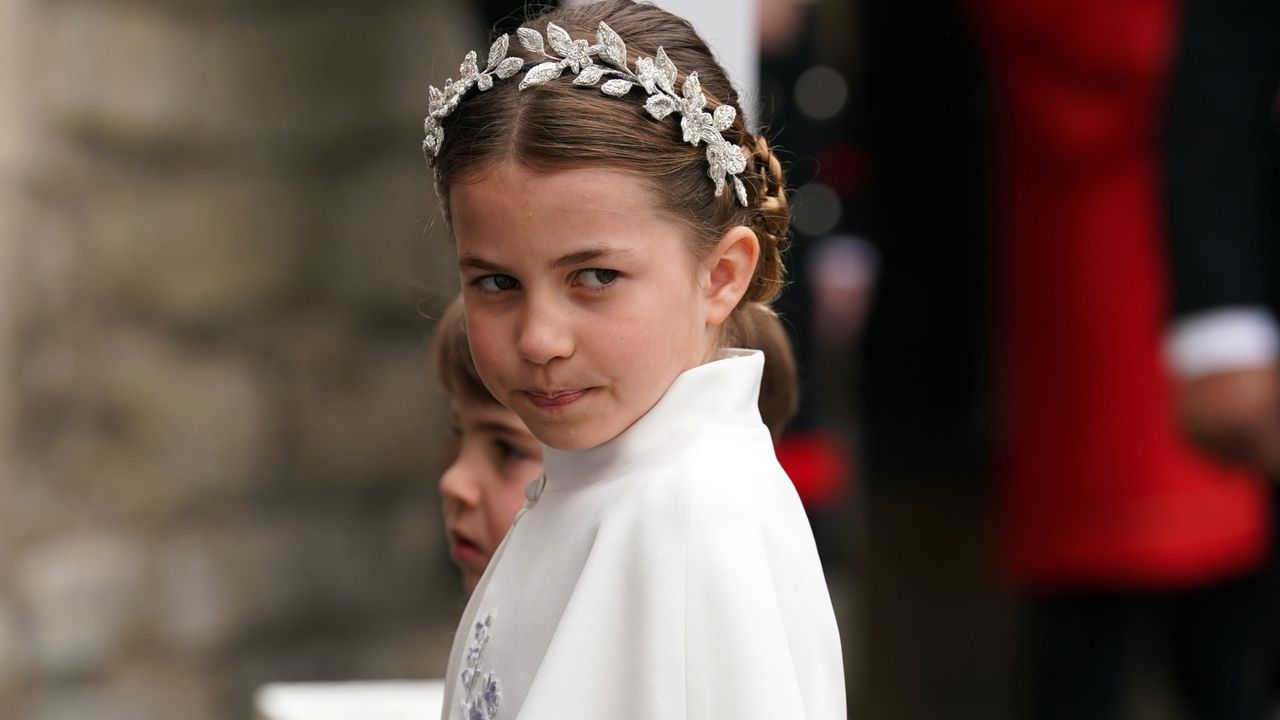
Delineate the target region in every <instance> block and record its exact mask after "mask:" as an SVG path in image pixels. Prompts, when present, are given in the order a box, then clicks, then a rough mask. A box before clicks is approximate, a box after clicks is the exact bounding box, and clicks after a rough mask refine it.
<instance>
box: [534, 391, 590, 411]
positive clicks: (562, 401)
mask: <svg viewBox="0 0 1280 720" xmlns="http://www.w3.org/2000/svg"><path fill="white" fill-rule="evenodd" d="M524 394H525V395H526V396H527V397H528V398H529V401H530V402H532V403H533V404H534V405H537V406H538V407H540V408H559V407H565V406H566V405H572V404H573V403H575V402H577V400H578V398H581V397H582V396H583V395H586V394H587V391H586V390H563V391H560V392H554V393H541V392H534V391H531V390H526V391H525V393H524Z"/></svg>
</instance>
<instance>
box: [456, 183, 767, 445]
mask: <svg viewBox="0 0 1280 720" xmlns="http://www.w3.org/2000/svg"><path fill="white" fill-rule="evenodd" d="M451 190H452V197H451V203H452V205H451V211H452V216H453V226H454V236H455V238H456V241H457V249H458V262H459V268H460V272H461V275H462V288H463V289H462V297H463V302H464V305H465V309H466V321H467V336H468V339H469V341H470V343H471V352H472V357H473V358H474V359H475V365H476V370H477V372H478V373H479V375H480V377H481V378H482V379H483V380H484V383H485V385H486V386H487V387H488V388H489V391H490V392H492V393H493V396H494V397H495V398H497V399H498V400H499V401H501V402H502V403H503V404H504V405H506V406H507V407H509V408H511V409H512V410H514V411H515V412H516V414H517V415H519V416H520V418H521V419H522V420H524V422H525V425H527V426H528V428H529V429H530V430H531V431H532V432H533V434H534V435H535V436H537V437H538V438H539V439H540V440H541V441H542V442H544V443H546V444H547V445H550V446H551V447H554V448H557V449H561V450H583V449H587V448H592V447H595V446H597V445H600V444H601V443H604V442H607V441H609V440H611V439H613V438H614V437H617V436H618V434H620V433H621V432H622V431H624V430H626V429H627V428H628V427H630V426H631V424H632V423H634V422H635V421H636V420H638V419H639V418H640V417H641V416H642V415H644V414H645V413H646V412H648V411H649V409H650V408H651V407H653V405H654V404H655V403H657V401H658V400H659V399H660V398H661V397H662V395H663V393H665V392H666V390H667V388H668V387H670V385H671V382H672V381H673V380H674V379H675V377H676V376H677V375H679V374H680V373H681V372H683V371H685V370H687V369H689V368H691V367H695V366H697V365H700V364H702V363H703V362H706V361H707V360H710V359H711V358H712V357H713V356H714V354H715V349H716V347H715V345H716V338H715V328H714V325H715V324H717V323H718V322H719V320H718V319H716V318H713V317H711V316H713V315H715V312H716V311H715V310H714V309H713V308H710V307H709V302H708V296H707V293H706V292H705V288H706V284H705V283H704V282H703V281H704V280H708V279H709V278H708V276H706V275H705V273H703V272H702V269H701V267H700V265H699V263H698V262H696V261H695V260H694V257H693V254H692V253H691V252H690V247H689V237H688V233H689V231H688V229H687V228H685V227H684V226H683V225H681V224H679V223H677V222H676V221H674V220H672V219H670V218H669V217H667V216H666V215H664V214H662V213H659V212H657V211H656V210H655V209H654V208H653V207H652V205H651V202H650V200H649V198H650V196H651V195H652V191H651V190H650V189H649V188H648V187H647V186H646V185H645V184H644V183H643V182H642V181H641V180H640V179H638V178H636V177H634V176H632V175H630V174H627V173H622V172H617V171H613V170H606V169H598V168H584V169H572V170H562V171H557V172H551V173H534V172H531V171H529V170H526V169H524V168H523V167H520V166H519V165H518V164H515V163H504V164H502V165H500V166H499V167H498V168H496V169H495V170H493V171H492V172H489V173H487V174H484V175H481V176H480V177H479V178H478V179H477V180H475V181H473V182H469V183H462V184H458V185H455V186H454V187H453V188H452V189H451ZM753 237H754V236H753ZM753 262H754V260H753ZM730 309H731V308H730ZM723 312H724V314H727V310H724V311H723ZM721 319H722V318H721Z"/></svg>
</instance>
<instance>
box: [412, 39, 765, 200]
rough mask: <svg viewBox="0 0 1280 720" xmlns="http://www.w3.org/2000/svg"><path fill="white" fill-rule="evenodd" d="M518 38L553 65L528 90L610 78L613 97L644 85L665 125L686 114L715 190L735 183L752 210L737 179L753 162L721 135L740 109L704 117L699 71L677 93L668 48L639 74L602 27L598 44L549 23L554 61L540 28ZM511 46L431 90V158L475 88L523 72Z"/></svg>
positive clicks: (685, 125)
mask: <svg viewBox="0 0 1280 720" xmlns="http://www.w3.org/2000/svg"><path fill="white" fill-rule="evenodd" d="M516 33H517V35H518V37H519V40H520V45H522V46H523V47H524V49H526V50H528V51H529V52H531V53H534V54H536V55H541V56H542V57H544V58H547V62H543V63H539V64H537V65H534V66H533V67H532V68H530V69H529V70H528V72H526V73H525V74H524V78H522V79H521V80H520V89H521V90H524V89H525V88H528V87H532V86H534V85H541V84H542V83H545V82H547V81H548V80H554V79H555V78H558V77H560V75H561V74H562V73H563V72H564V71H565V70H569V71H570V72H572V73H573V74H574V75H575V76H576V77H574V79H573V84H574V85H583V86H588V87H594V86H595V85H596V83H598V82H600V80H601V79H603V78H605V77H606V76H609V77H611V78H612V79H610V80H606V81H605V82H604V84H603V85H601V86H600V90H601V91H602V92H604V94H605V95H610V96H613V97H622V96H623V95H626V94H627V93H629V92H631V90H632V89H633V88H634V87H635V86H636V85H639V86H640V87H642V88H643V89H644V90H645V92H646V93H648V95H649V97H648V99H647V100H645V103H644V107H645V109H646V110H648V111H649V115H650V116H652V117H653V118H654V119H655V120H661V119H663V118H665V117H666V116H668V115H670V114H672V113H677V114H679V115H680V129H681V130H682V131H683V132H684V141H685V142H687V143H689V144H690V145H693V146H694V147H697V146H698V144H699V143H705V144H706V146H707V164H708V168H707V176H708V177H710V178H711V179H712V180H713V181H714V182H715V184H716V193H715V194H716V197H720V195H721V194H723V193H724V188H725V176H726V175H727V176H729V177H731V178H732V180H733V190H734V194H735V195H736V196H737V198H738V202H739V203H741V204H742V206H743V207H747V189H746V187H745V186H744V185H743V184H742V180H741V179H740V178H739V177H738V174H739V173H741V172H743V171H744V170H746V168H747V159H746V157H745V156H744V155H743V154H742V148H740V147H738V146H737V145H736V144H734V143H731V142H729V141H728V140H725V139H724V136H723V135H721V134H720V133H721V131H723V130H728V129H729V127H730V126H732V125H733V120H734V118H735V117H736V116H737V111H736V110H734V108H733V106H732V105H721V106H719V107H717V108H716V109H715V112H713V113H708V112H704V109H705V108H706V106H707V96H706V94H704V93H703V92H702V85H701V84H700V83H699V82H698V74H697V73H696V72H692V73H689V74H688V75H687V76H686V77H685V80H684V84H683V85H681V87H680V92H678V93H677V92H676V89H675V82H676V76H677V71H676V66H675V64H673V63H672V62H671V59H670V58H668V57H667V53H666V51H665V50H663V49H662V48H658V52H657V53H656V55H655V56H654V57H653V58H647V57H642V58H638V59H637V60H636V63H635V70H634V71H633V70H632V69H631V68H629V67H628V66H627V47H626V45H625V44H624V43H623V42H622V38H621V37H619V36H618V33H616V32H614V30H613V28H610V27H609V26H608V25H606V24H605V23H603V22H602V23H600V27H599V29H597V30H596V44H594V45H591V44H589V43H588V42H587V41H586V40H574V39H573V38H571V37H569V33H568V32H567V31H565V29H564V28H562V27H560V26H559V25H556V24H555V23H548V24H547V37H546V39H547V43H549V44H550V45H551V50H552V51H554V52H555V55H551V54H549V53H548V52H547V49H546V44H544V43H543V38H542V34H541V33H539V32H538V31H537V30H532V29H530V28H520V29H519V30H517V31H516ZM509 43H510V40H509V36H507V35H503V36H502V37H499V38H498V39H497V40H495V41H494V43H493V45H492V46H490V48H489V58H488V61H487V62H486V64H485V69H484V70H483V71H481V70H480V67H479V65H478V64H477V58H476V52H475V51H474V50H472V51H471V52H468V53H467V56H466V58H465V59H463V61H462V66H461V67H460V68H459V70H458V72H459V73H461V77H459V78H458V79H457V80H456V81H455V80H453V79H449V80H446V81H445V84H444V90H440V89H438V88H436V87H434V86H432V87H429V88H428V94H429V102H428V109H427V119H426V121H425V122H424V123H423V131H424V132H426V136H427V137H426V140H424V141H423V143H422V151H423V153H429V158H431V157H435V156H436V155H437V154H439V152H440V145H441V143H442V142H443V141H444V128H443V127H441V125H440V121H441V120H443V119H444V118H446V117H448V116H449V115H450V114H451V113H453V111H454V110H456V109H457V107H458V102H459V101H461V100H462V96H463V95H466V94H467V93H468V92H469V91H470V90H471V88H473V87H477V88H479V89H480V91H481V92H484V91H485V90H488V89H489V88H491V87H493V82H494V78H498V79H506V78H509V77H511V76H513V75H515V74H516V73H518V72H520V70H521V69H523V68H524V60H523V59H521V58H518V57H507V50H508V49H509ZM592 58H599V59H600V60H602V61H604V63H605V64H607V65H608V67H605V65H601V64H597V63H596V62H594V61H593V60H592Z"/></svg>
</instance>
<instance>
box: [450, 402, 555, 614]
mask: <svg viewBox="0 0 1280 720" xmlns="http://www.w3.org/2000/svg"><path fill="white" fill-rule="evenodd" d="M452 407H453V416H454V420H455V422H456V423H457V425H456V428H457V455H455V456H454V459H453V462H452V463H450V464H449V467H448V468H446V469H445V471H444V475H442V476H440V495H441V497H442V498H443V499H444V520H445V526H446V530H447V532H448V535H449V553H450V555H451V556H452V557H453V561H454V563H456V564H457V565H458V567H459V568H460V569H461V570H462V583H463V585H464V586H466V589H467V592H471V591H472V590H474V589H475V587H476V583H478V582H479V581H480V576H481V575H482V574H483V573H484V569H485V566H487V565H488V564H489V559H490V558H491V557H493V551H494V550H497V549H498V543H500V542H502V538H503V536H505V535H506V534H507V530H509V529H511V523H512V522H514V521H515V518H516V513H517V512H519V510H520V507H521V506H522V505H523V504H524V487H525V485H526V484H527V483H528V482H529V481H530V480H532V479H533V478H535V477H537V476H538V473H540V472H542V446H541V445H539V444H538V440H537V438H535V437H533V435H531V434H530V433H529V431H528V430H527V429H526V428H525V426H524V423H522V422H520V418H518V417H516V415H515V413H513V412H511V411H510V410H508V409H506V408H504V407H502V406H501V405H499V404H497V403H495V402H482V401H477V400H454V401H453V405H452Z"/></svg>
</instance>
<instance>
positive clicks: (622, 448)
mask: <svg viewBox="0 0 1280 720" xmlns="http://www.w3.org/2000/svg"><path fill="white" fill-rule="evenodd" d="M763 367H764V358H763V355H762V354H761V353H760V352H759V351H754V350H752V351H748V350H728V351H725V352H723V353H722V355H721V359H719V360H716V361H713V362H710V363H707V364H705V365H701V366H699V367H696V368H693V369H691V370H688V371H687V372H685V373H683V374H681V375H680V376H679V377H678V378H676V380H675V382H674V383H673V384H672V385H671V388H670V389H669V390H668V391H667V393H666V394H665V395H664V396H663V398H662V400H661V401H659V402H658V404H657V405H655V406H654V407H653V409H651V410H650V411H649V412H648V413H647V414H645V416H644V417H642V418H641V419H640V420H639V421H637V422H636V423H635V424H634V425H632V426H631V427H630V428H629V429H627V430H626V431H625V432H624V433H622V434H621V435H619V436H618V437H617V438H615V439H613V440H611V441H609V442H607V443H605V444H603V445H601V446H599V447H596V448H592V449H590V450H586V451H581V452H561V451H558V450H554V449H551V448H546V447H544V448H543V452H544V453H545V455H544V458H545V471H544V474H543V475H542V476H541V477H539V478H538V479H537V480H535V481H533V482H532V483H530V486H529V488H528V490H527V491H526V497H527V498H528V501H527V502H526V504H525V508H524V509H523V510H521V512H520V515H519V516H517V519H516V524H515V525H514V526H513V527H512V529H511V531H510V532H509V533H508V534H507V537H506V538H505V540H503V543H502V545H501V546H500V547H499V548H498V550H497V552H496V553H495V554H494V557H493V560H492V561H491V563H490V565H489V568H488V570H487V571H486V573H485V574H484V577H483V578H482V579H481V580H480V584H479V586H478V587H477V588H476V591H475V593H474V594H473V595H472V597H471V601H470V602H469V603H468V605H467V608H466V611H465V612H464V613H463V616H462V621H461V624H460V625H459V629H458V633H457V636H456V637H455V638H454V643H453V651H452V653H451V654H450V659H449V670H448V674H447V675H446V676H445V683H446V695H445V706H444V715H443V717H444V718H445V719H446V720H492V719H494V718H501V719H502V720H509V719H514V718H521V719H522V720H565V719H569V718H610V720H679V719H682V718H688V719H697V720H701V719H704V718H706V719H712V718H724V719H725V720H756V719H759V720H801V719H808V720H837V719H840V720H844V718H845V717H846V715H845V693H844V670H843V666H842V661H841V654H840V640H839V636H838V632H837V629H836V621H835V614H834V612H833V611H832V607H831V599H830V597H829V595H828V593H827V587H826V584H825V581H824V579H823V574H822V568H821V566H820V564H819V562H818V555H817V552H816V549H815V547H814V542H813V534H812V532H811V531H810V529H809V524H808V521H807V520H806V518H805V514H804V510H803V508H802V507H801V505H800V500H799V498H798V497H797V495H796V492H795V489H794V487H793V486H792V484H791V482H790V480H789V479H788V478H787V476H786V474H785V473H784V472H783V471H782V468H781V467H780V466H779V465H778V461H777V459H776V458H775V456H774V453H773V446H772V443H771V442H770V437H769V431H768V430H767V429H766V428H765V426H764V425H763V423H762V422H761V420H760V415H759V412H758V410H757V407H756V398H757V394H758V392H759V387H760V375H761V370H762V369H763Z"/></svg>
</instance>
